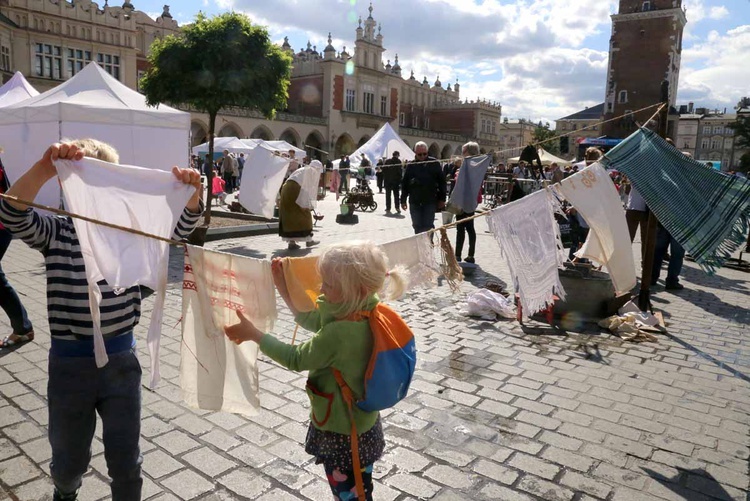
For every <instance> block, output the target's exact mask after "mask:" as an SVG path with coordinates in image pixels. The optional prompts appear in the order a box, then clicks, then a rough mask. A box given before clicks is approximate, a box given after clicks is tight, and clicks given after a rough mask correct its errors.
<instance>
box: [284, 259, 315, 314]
mask: <svg viewBox="0 0 750 501" xmlns="http://www.w3.org/2000/svg"><path fill="white" fill-rule="evenodd" d="M281 266H282V268H283V270H284V281H285V282H286V288H287V290H288V291H289V298H290V300H291V301H292V304H293V305H294V308H295V309H296V310H297V311H301V312H308V311H313V310H314V309H315V308H316V302H317V300H318V296H320V287H321V282H322V281H321V279H320V274H319V273H318V256H307V257H285V258H283V259H282V260H281Z"/></svg>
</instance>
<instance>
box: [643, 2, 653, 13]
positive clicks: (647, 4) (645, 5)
mask: <svg viewBox="0 0 750 501" xmlns="http://www.w3.org/2000/svg"><path fill="white" fill-rule="evenodd" d="M641 10H643V12H648V11H650V10H651V2H643V8H642V9H641Z"/></svg>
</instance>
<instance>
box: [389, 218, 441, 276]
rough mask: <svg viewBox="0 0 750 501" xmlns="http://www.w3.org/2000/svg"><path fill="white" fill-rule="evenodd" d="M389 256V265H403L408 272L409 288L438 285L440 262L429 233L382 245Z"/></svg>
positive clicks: (391, 266) (393, 266) (392, 266)
mask: <svg viewBox="0 0 750 501" xmlns="http://www.w3.org/2000/svg"><path fill="white" fill-rule="evenodd" d="M380 248H381V249H383V252H385V255H386V256H388V266H389V267H390V268H395V267H396V266H403V267H404V268H405V269H406V271H407V273H408V277H407V286H406V288H407V290H410V289H413V288H414V287H419V286H422V285H424V286H431V285H437V278H438V276H440V264H439V263H438V261H437V259H436V256H435V250H434V248H433V246H432V241H431V240H430V235H429V234H428V233H426V232H425V233H419V234H417V235H414V236H411V237H407V238H403V239H401V240H396V241H394V242H388V243H386V244H383V245H381V246H380Z"/></svg>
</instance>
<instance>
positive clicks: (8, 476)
mask: <svg viewBox="0 0 750 501" xmlns="http://www.w3.org/2000/svg"><path fill="white" fill-rule="evenodd" d="M41 474H42V472H41V470H39V468H37V467H36V465H35V464H34V463H32V462H31V461H29V460H28V459H27V458H25V457H23V456H19V457H15V458H12V459H7V460H5V461H2V462H0V478H2V479H3V483H4V484H5V485H8V486H10V487H13V486H15V485H18V484H22V483H24V482H27V481H29V480H31V479H33V478H36V477H38V476H39V475H41Z"/></svg>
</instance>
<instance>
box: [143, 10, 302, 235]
mask: <svg viewBox="0 0 750 501" xmlns="http://www.w3.org/2000/svg"><path fill="white" fill-rule="evenodd" d="M148 61H149V63H150V65H151V66H150V68H149V69H148V71H147V72H146V74H145V75H144V76H143V77H142V78H141V81H140V88H141V90H142V92H143V93H144V94H145V95H146V101H147V102H148V104H149V105H152V106H154V105H157V104H158V103H169V104H175V105H186V106H188V107H190V108H192V109H195V110H198V111H202V112H204V113H207V114H208V137H209V149H208V152H209V158H212V159H213V154H214V131H215V126H216V116H217V114H218V113H219V111H220V110H221V109H222V108H227V107H239V108H248V109H253V110H257V111H260V112H261V113H262V114H263V115H264V116H265V117H266V118H269V119H271V118H273V117H274V115H275V114H276V110H278V109H284V108H285V107H286V102H287V98H288V93H287V89H288V88H289V79H290V77H291V65H292V59H291V57H290V56H289V55H288V54H287V53H286V52H284V50H283V49H281V47H278V46H276V45H274V44H273V43H271V39H270V37H269V36H268V31H267V30H266V29H265V28H264V27H262V26H256V25H254V24H253V23H252V22H251V21H250V19H249V18H248V17H247V16H245V15H244V14H239V13H234V12H229V13H224V14H221V15H218V16H215V17H212V18H208V17H206V16H205V15H203V14H202V13H201V14H198V15H197V16H196V18H195V22H194V23H193V24H190V25H187V26H185V27H184V28H183V29H182V31H181V33H180V34H179V35H171V36H168V37H165V38H162V39H160V40H156V41H155V42H154V43H153V44H152V45H151V54H150V55H149V57H148ZM212 181H213V170H210V171H209V172H208V197H207V200H208V203H207V204H206V205H207V207H206V215H205V224H206V225H208V224H209V223H210V221H211V200H212V193H211V186H212Z"/></svg>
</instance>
